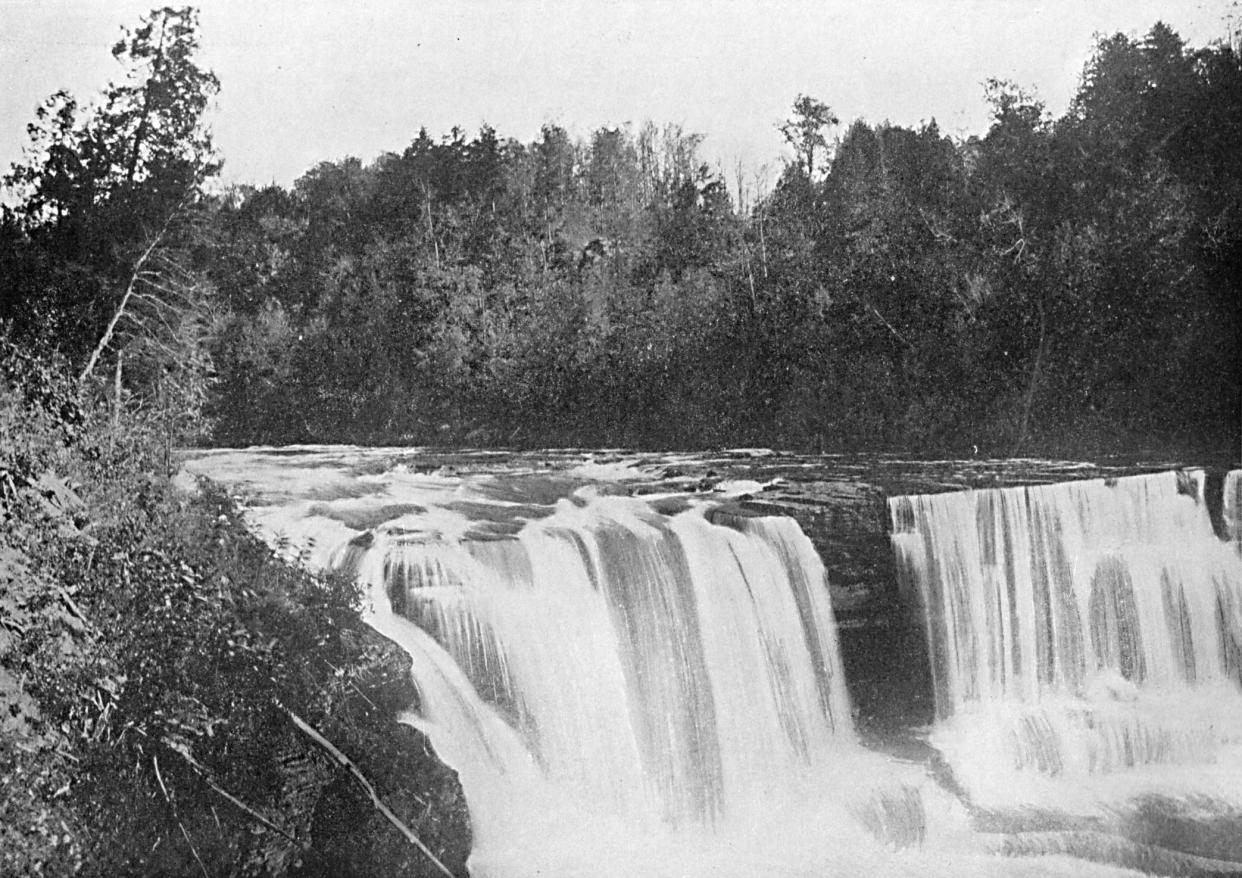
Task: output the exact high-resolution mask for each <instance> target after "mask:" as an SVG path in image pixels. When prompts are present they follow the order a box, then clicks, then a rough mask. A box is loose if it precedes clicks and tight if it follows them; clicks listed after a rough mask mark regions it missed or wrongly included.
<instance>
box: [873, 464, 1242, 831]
mask: <svg viewBox="0 0 1242 878" xmlns="http://www.w3.org/2000/svg"><path fill="white" fill-rule="evenodd" d="M1203 483H1204V477H1203V474H1202V473H1201V472H1198V471H1188V472H1177V473H1174V472H1169V473H1163V474H1158V475H1144V476H1132V477H1125V478H1119V479H1116V480H1110V481H1105V480H1095V481H1081V482H1070V483H1066V484H1057V485H1047V486H1038V487H1028V488H1011V489H997V490H979V491H966V492H960V493H953V494H937V495H927V496H910V497H896V498H892V499H891V500H890V501H889V506H890V513H891V518H892V525H893V543H894V546H895V549H896V553H897V564H898V569H899V573H900V575H901V577H902V579H903V582H904V585H905V587H906V588H907V589H908V590H909V591H910V592H911V593H912V596H913V597H915V599H917V601H918V602H919V604H920V605H921V608H922V610H923V612H924V613H925V617H926V624H927V636H928V645H929V653H930V657H931V664H932V672H933V679H934V683H935V697H936V709H937V722H936V725H935V728H934V729H933V731H932V735H931V741H932V744H933V745H934V746H935V747H937V749H939V750H940V752H941V753H942V755H943V756H944V758H945V759H946V761H947V762H948V764H949V766H950V768H951V769H952V771H953V773H954V775H955V778H956V780H957V781H958V783H959V784H961V785H962V787H963V788H964V789H965V790H966V792H967V793H968V794H969V795H970V796H971V797H972V799H973V801H974V802H975V803H976V804H979V805H982V806H985V807H988V806H994V807H1014V806H1025V807H1056V808H1060V809H1084V810H1090V809H1092V808H1094V807H1097V806H1099V805H1100V803H1102V802H1105V801H1115V800H1116V799H1117V798H1118V797H1126V796H1131V795H1138V794H1140V793H1149V792H1152V791H1165V792H1168V793H1170V794H1174V795H1207V796H1213V797H1221V798H1227V799H1231V800H1235V801H1236V800H1237V798H1238V796H1239V792H1238V791H1239V790H1242V783H1240V781H1242V770H1240V769H1242V758H1240V757H1239V750H1240V743H1242V689H1240V688H1239V687H1240V685H1242V563H1240V562H1239V556H1238V554H1237V553H1236V552H1235V551H1234V550H1233V547H1232V546H1230V545H1228V543H1226V542H1223V541H1222V540H1220V539H1219V538H1218V537H1217V536H1216V535H1215V534H1214V532H1213V528H1212V524H1211V521H1210V517H1209V515H1208V512H1207V509H1206V505H1205V503H1204V500H1203ZM1237 484H1238V483H1237V480H1236V474H1233V475H1231V477H1230V478H1229V479H1228V480H1227V486H1226V502H1225V506H1226V515H1227V516H1228V515H1230V514H1233V515H1235V516H1236V512H1233V513H1231V512H1230V509H1231V508H1232V509H1233V510H1236V508H1237V503H1236V492H1237ZM1230 491H1232V492H1233V494H1234V495H1235V496H1234V502H1233V504H1232V506H1231V504H1230V502H1229V501H1230V497H1229V492H1230Z"/></svg>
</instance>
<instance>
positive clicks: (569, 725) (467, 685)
mask: <svg viewBox="0 0 1242 878" xmlns="http://www.w3.org/2000/svg"><path fill="white" fill-rule="evenodd" d="M335 563H336V564H337V566H338V567H343V568H347V569H349V570H351V571H353V572H355V573H356V574H357V575H358V576H359V578H360V579H361V580H362V582H363V583H364V585H365V587H366V588H367V589H368V591H369V594H370V599H371V605H372V608H371V616H370V622H371V624H372V625H374V626H375V627H376V628H377V629H379V630H380V631H381V633H384V634H386V635H387V636H389V637H390V638H392V639H393V640H395V641H396V642H398V643H399V644H401V645H402V646H403V647H404V648H406V650H407V651H408V652H409V653H410V655H411V657H412V659H413V662H412V664H413V675H414V681H415V684H416V686H417V688H418V689H419V692H420V699H421V703H420V706H419V709H418V711H417V712H416V713H412V714H410V715H409V716H408V717H407V718H406V719H407V721H408V722H411V723H412V724H414V725H416V726H417V727H419V728H420V729H422V730H423V731H424V732H425V733H427V734H428V736H429V738H430V740H431V742H432V744H433V746H435V748H436V749H437V751H438V752H439V753H440V755H441V757H442V758H444V760H445V761H446V763H448V764H449V765H452V766H454V767H455V768H457V769H458V770H459V772H460V776H461V779H462V784H463V789H464V790H465V793H466V797H467V802H468V805H469V808H470V813H471V819H472V823H473V825H474V844H475V853H474V855H473V856H472V858H471V870H472V873H474V874H502V873H503V874H513V873H514V869H515V868H517V866H515V861H516V860H518V859H521V860H523V861H524V865H525V868H526V869H531V868H532V867H531V865H530V864H531V862H532V860H531V858H532V857H536V858H537V857H539V856H541V855H545V854H546V855H547V856H548V857H550V858H552V859H553V860H554V862H555V866H554V867H553V868H552V871H553V873H556V870H557V869H559V870H566V869H569V871H571V872H572V871H573V870H572V868H570V867H567V865H566V863H565V860H564V857H565V856H566V854H565V852H564V851H559V852H556V853H555V854H551V853H548V848H549V847H550V846H552V845H555V844H556V839H558V838H560V839H563V838H564V837H565V835H566V834H567V833H566V832H565V827H566V826H570V825H572V826H577V827H581V828H582V831H584V832H588V833H591V834H592V835H593V836H595V840H594V843H593V845H591V847H592V848H593V849H596V854H595V856H596V857H597V856H598V849H599V848H607V847H609V846H610V844H615V845H616V846H617V847H619V848H621V849H624V848H625V847H626V846H627V844H628V846H629V847H633V846H634V842H633V839H634V838H645V839H651V838H658V837H660V836H662V835H667V836H668V837H669V838H670V839H672V838H673V837H674V836H675V837H676V839H677V845H676V846H677V848H678V849H679V850H680V851H681V852H682V855H683V856H687V855H688V853H687V852H688V851H689V850H691V849H692V846H691V847H687V842H686V839H688V838H690V839H692V838H695V837H696V836H698V837H701V838H705V839H706V838H709V837H715V838H716V844H715V848H716V849H717V856H726V855H731V856H733V857H736V856H737V855H738V853H737V851H738V848H737V847H736V846H734V847H733V848H732V849H731V848H730V847H729V846H725V847H723V848H722V847H721V846H720V844H719V837H720V834H721V833H722V832H726V833H728V834H730V835H737V834H738V833H739V832H746V833H753V832H754V830H755V829H756V828H759V827H763V826H765V825H768V824H769V823H772V822H774V821H776V820H778V819H781V817H782V815H785V816H786V817H787V816H788V815H789V813H791V812H792V811H795V810H797V809H799V808H800V807H801V808H802V809H803V810H806V803H807V802H808V801H813V800H814V799H815V798H816V796H817V793H816V791H815V790H814V789H812V788H813V787H814V786H816V785H817V784H820V783H827V782H828V781H827V780H826V778H827V775H828V774H830V773H831V772H832V771H834V770H836V769H838V768H839V765H836V764H834V763H837V762H839V761H841V760H842V759H846V760H847V761H848V757H849V756H850V755H851V754H857V753H858V752H859V750H860V748H859V746H858V744H857V742H856V738H855V733H854V728H853V724H852V721H851V717H850V702H849V698H848V694H847V691H846V689H845V685H844V681H843V679H842V675H841V670H840V656H839V652H838V647H837V640H836V628H835V624H834V620H833V614H832V608H831V606H830V604H829V600H828V592H827V588H826V583H825V574H824V569H823V566H822V564H821V562H820V560H819V557H818V556H817V554H816V553H815V550H814V547H813V546H812V545H811V542H810V540H809V539H808V538H807V537H806V536H805V535H804V534H803V533H802V531H801V530H800V529H799V528H798V526H797V523H796V522H794V521H793V520H792V519H788V518H779V517H766V518H758V517H749V516H746V515H742V514H737V513H728V512H724V511H722V510H719V509H716V510H712V509H710V507H701V508H689V509H685V510H684V511H681V512H679V513H677V514H674V515H663V514H660V513H658V512H656V511H654V510H653V508H652V507H651V506H650V505H649V504H647V503H645V502H643V501H641V500H637V499H631V498H628V497H615V496H612V497H609V496H602V497H594V498H590V499H582V498H580V497H575V498H572V499H562V500H561V501H559V503H558V504H557V505H556V507H555V509H554V511H553V512H552V514H550V515H547V516H545V517H543V518H540V519H537V520H534V521H530V522H528V523H527V524H526V525H525V526H524V527H522V528H521V529H520V531H519V532H518V533H517V534H516V535H513V536H508V537H504V538H500V539H497V538H494V537H492V536H490V535H489V536H482V535H475V536H470V535H468V534H466V533H463V532H461V531H460V529H458V531H457V532H456V533H439V532H428V531H427V530H418V531H417V532H416V533H410V532H409V530H408V529H406V528H402V527H391V528H387V529H386V528H384V527H381V528H378V529H376V531H375V532H374V534H373V535H370V536H368V538H367V539H365V540H362V541H361V542H359V541H355V544H354V545H352V546H351V547H349V548H347V549H346V550H344V551H342V552H339V553H338V555H337V558H336V562H335ZM864 786H865V785H864ZM818 797H820V798H822V793H819V794H818ZM838 798H840V799H842V801H846V800H848V799H849V798H850V797H849V796H838ZM805 819H806V816H805V815H803V816H802V818H801V819H800V820H799V822H804V821H805ZM786 831H788V830H786ZM610 834H611V835H613V836H615V838H614V840H613V841H612V842H609V841H605V840H603V839H607V838H608V836H609V835H610ZM626 839H629V841H628V842H627V841H626ZM579 843H581V839H579ZM731 850H732V853H731ZM541 852H542V853H541ZM804 855H805V852H803V853H801V854H798V856H799V857H801V856H804ZM664 856H665V855H663V854H662V855H661V857H664ZM661 862H664V860H661ZM733 865H734V866H735V867H738V868H741V869H742V871H743V872H744V873H749V872H751V871H753V868H754V867H755V864H750V865H746V864H745V863H744V861H742V862H740V863H734V864H733ZM666 867H667V864H666ZM584 868H585V867H584ZM601 868H602V866H601V864H600V862H599V861H598V859H594V860H592V865H591V870H592V871H593V872H594V873H596V874H598V873H599V872H598V870H599V869H601ZM721 868H723V866H722V867H721ZM536 871H537V870H533V871H531V874H534V873H535V872H536ZM545 874H546V873H545Z"/></svg>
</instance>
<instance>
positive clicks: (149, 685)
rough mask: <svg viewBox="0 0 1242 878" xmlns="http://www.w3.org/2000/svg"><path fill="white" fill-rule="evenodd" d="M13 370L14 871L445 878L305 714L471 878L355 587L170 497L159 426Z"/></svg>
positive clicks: (4, 774)
mask: <svg viewBox="0 0 1242 878" xmlns="http://www.w3.org/2000/svg"><path fill="white" fill-rule="evenodd" d="M0 365H2V368H0V373H3V379H2V380H0V521H2V526H0V873H3V874H6V875H36V874H48V875H70V874H83V875H118V874H126V875H130V874H166V875H191V874H209V875H226V874H229V875H231V874H254V875H269V874H290V875H341V874H368V875H378V874H415V875H438V874H443V873H442V872H441V871H440V870H439V869H437V868H436V867H435V866H434V864H433V863H431V862H430V861H429V859H428V858H427V857H426V856H425V855H424V854H423V853H422V852H421V851H419V850H418V849H417V848H415V847H414V846H412V845H411V844H410V843H409V842H408V841H407V840H406V838H404V837H403V836H402V835H401V834H400V833H399V832H398V831H397V830H396V829H395V828H394V826H393V825H390V824H389V823H388V822H387V821H386V820H385V819H384V818H383V817H382V816H381V815H380V814H379V812H377V811H376V810H375V808H374V807H373V805H372V802H371V799H370V797H369V795H368V793H367V792H366V791H365V789H363V788H361V787H360V785H359V784H358V783H357V779H356V778H355V777H354V776H353V775H351V773H350V772H349V771H348V770H346V769H345V768H343V767H342V766H341V765H340V764H339V763H338V761H337V760H335V759H334V758H333V756H332V754H330V753H329V752H325V750H324V749H323V747H321V746H320V744H318V743H316V741H315V740H314V739H312V738H310V737H308V736H307V734H306V733H305V732H304V731H302V730H301V729H299V728H298V726H297V725H296V723H295V721H294V720H293V719H292V717H293V715H296V716H297V717H298V718H299V719H301V720H302V721H304V722H306V723H307V724H309V726H310V727H311V728H313V729H315V730H317V731H318V732H319V733H320V734H321V735H323V736H324V737H325V738H326V739H327V740H328V741H330V742H332V744H333V745H334V746H335V747H337V748H339V749H340V750H341V751H343V752H344V753H345V754H347V755H348V757H349V758H350V759H352V760H353V761H354V762H355V763H356V765H357V766H358V767H359V769H360V770H361V772H362V773H363V774H364V776H365V777H367V778H369V779H370V780H371V781H372V783H373V784H374V785H375V787H376V788H377V791H378V793H379V795H380V797H381V799H382V800H384V801H385V803H386V804H387V805H388V806H389V807H391V808H392V809H393V811H394V812H395V813H396V814H397V815H398V816H399V819H401V820H402V821H403V822H404V823H405V824H406V825H407V827H408V828H409V829H411V830H412V831H413V832H414V833H415V834H416V835H417V836H418V837H419V838H420V839H421V841H422V842H423V843H424V844H426V845H427V846H428V847H429V849H430V850H431V851H432V852H433V854H434V855H435V856H436V857H437V858H438V859H440V860H441V861H442V862H444V863H446V864H448V865H449V868H450V869H452V870H454V871H456V872H458V873H461V872H462V871H463V864H464V859H465V856H466V855H467V853H468V850H469V826H468V821H467V818H466V815H465V809H464V804H463V802H462V799H461V794H460V789H459V787H458V786H457V783H456V779H455V777H453V776H452V775H451V773H450V772H448V771H447V769H445V768H444V767H443V766H441V765H440V764H439V763H438V762H437V761H436V760H435V759H434V757H432V756H430V755H429V753H428V750H427V747H426V745H425V742H424V741H423V739H422V738H421V737H420V736H418V735H417V734H416V733H415V732H414V731H413V730H412V729H409V728H408V727H405V726H402V725H400V724H398V723H397V722H396V720H395V716H396V714H397V712H398V711H400V710H404V709H408V708H409V707H410V705H411V704H412V703H414V702H415V701H416V698H417V694H416V692H414V691H413V688H412V686H411V685H410V683H409V678H408V659H407V658H405V657H404V656H403V655H401V654H400V651H399V650H396V649H395V648H394V647H392V646H391V645H390V644H387V643H386V642H384V641H383V640H382V639H380V638H378V637H377V636H376V635H374V634H373V633H372V632H370V630H369V629H368V628H367V627H366V626H365V625H364V624H363V623H362V622H361V621H360V619H359V617H358V614H357V607H358V601H359V597H358V594H357V591H356V587H355V586H354V585H353V584H352V583H350V582H347V581H345V580H342V579H334V578H330V577H320V576H314V575H311V574H309V573H307V572H306V571H305V570H303V569H302V568H300V567H297V566H293V565H290V564H288V563H286V562H285V561H284V560H282V559H281V558H279V557H277V556H276V555H275V553H274V552H273V550H272V549H271V548H269V547H267V546H266V545H264V544H262V543H260V542H259V541H258V540H256V539H255V538H254V537H252V536H251V535H249V533H248V532H247V530H246V528H245V527H244V525H243V523H242V522H241V521H240V518H239V515H238V513H237V510H236V507H235V506H234V504H233V503H232V501H231V500H230V499H229V498H227V497H224V496H221V495H219V494H217V493H214V492H213V491H211V490H210V489H209V488H206V487H204V488H203V489H202V492H201V493H199V494H197V495H193V496H191V495H187V494H185V493H183V492H181V491H178V490H177V489H175V488H173V487H172V486H171V484H170V483H169V480H168V479H167V478H166V473H165V470H164V456H163V454H164V452H163V442H162V438H161V435H160V425H159V423H158V421H155V420H154V419H150V418H142V417H135V416H133V415H132V414H131V416H129V417H127V418H125V419H124V421H123V424H122V425H117V426H114V425H113V424H112V421H111V417H110V413H109V412H107V411H106V410H98V409H95V408H93V407H90V406H85V407H83V406H80V405H79V404H78V402H77V390H76V386H75V384H74V383H73V382H72V381H67V380H66V379H64V378H63V377H62V376H61V374H60V370H58V369H57V368H56V366H55V365H54V364H53V365H49V364H47V363H45V362H42V361H39V360H37V359H35V358H32V357H30V356H29V355H26V354H24V353H23V352H21V351H19V350H17V349H15V348H14V347H13V346H12V345H11V344H10V343H8V342H7V341H0Z"/></svg>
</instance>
